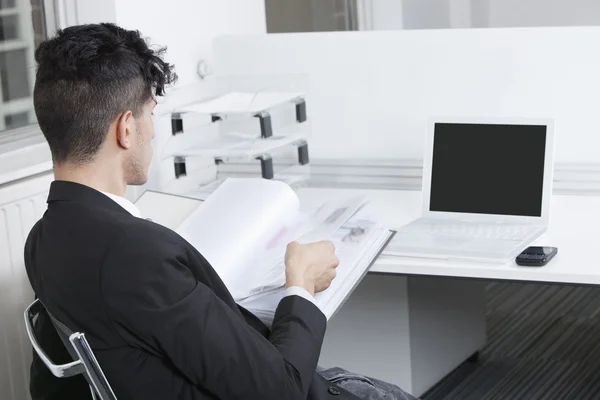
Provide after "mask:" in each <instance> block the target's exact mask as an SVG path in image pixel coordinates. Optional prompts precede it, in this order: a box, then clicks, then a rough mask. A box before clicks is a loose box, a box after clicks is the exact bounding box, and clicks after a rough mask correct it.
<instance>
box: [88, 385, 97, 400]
mask: <svg viewBox="0 0 600 400" xmlns="http://www.w3.org/2000/svg"><path fill="white" fill-rule="evenodd" d="M89 386H90V392H91V393H92V400H97V397H96V391H95V390H94V388H93V387H92V385H89Z"/></svg>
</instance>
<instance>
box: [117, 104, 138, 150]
mask: <svg viewBox="0 0 600 400" xmlns="http://www.w3.org/2000/svg"><path fill="white" fill-rule="evenodd" d="M116 128H117V144H118V145H119V146H120V147H122V148H124V149H129V148H130V147H131V144H132V141H133V134H134V131H135V129H134V128H135V127H134V121H133V113H132V112H131V111H126V112H124V113H122V114H121V115H119V118H118V119H117V126H116Z"/></svg>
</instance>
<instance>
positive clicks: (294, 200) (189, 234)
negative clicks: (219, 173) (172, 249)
mask: <svg viewBox="0 0 600 400" xmlns="http://www.w3.org/2000/svg"><path fill="white" fill-rule="evenodd" d="M298 210H299V200H298V197H297V196H296V194H295V193H294V191H293V190H292V189H291V188H290V187H289V186H288V185H286V184H285V183H282V182H278V181H274V180H265V179H260V178H256V179H254V178H251V179H249V178H243V179H234V178H229V179H227V180H226V181H225V182H223V184H222V185H221V186H220V187H219V188H218V189H217V190H215V191H214V192H213V193H212V194H211V195H210V196H209V197H208V198H207V199H206V201H205V202H204V203H203V204H202V205H201V206H199V207H198V208H197V209H196V210H195V211H194V212H193V213H192V214H191V215H190V216H189V217H188V218H187V219H186V221H185V222H184V223H183V224H182V225H181V226H180V227H179V228H178V229H177V233H179V234H180V235H181V236H182V237H183V238H185V239H186V240H187V241H188V242H190V244H192V246H194V247H195V248H196V249H197V250H198V251H199V252H200V253H201V254H202V255H203V256H204V257H205V258H206V259H207V260H208V262H210V264H211V265H212V267H213V268H214V269H215V271H216V272H217V273H218V274H219V276H220V277H221V279H222V280H223V282H224V283H225V285H226V286H227V288H228V289H229V290H230V291H231V293H232V294H233V295H234V298H236V299H240V298H245V297H247V296H248V290H251V289H252V286H253V285H254V284H253V283H252V282H248V281H246V277H247V276H254V277H268V276H269V273H270V271H272V270H273V266H272V265H270V264H272V263H265V262H263V260H264V258H265V254H269V253H270V252H273V251H274V249H276V248H277V247H279V243H280V242H282V241H285V240H287V238H288V236H289V233H288V232H289V230H290V226H294V225H295V224H297V221H298Z"/></svg>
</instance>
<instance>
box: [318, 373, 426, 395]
mask: <svg viewBox="0 0 600 400" xmlns="http://www.w3.org/2000/svg"><path fill="white" fill-rule="evenodd" d="M317 372H318V373H319V374H320V375H321V376H322V377H324V378H325V379H327V380H328V381H330V382H331V383H335V384H336V385H338V386H339V387H341V388H343V389H345V390H347V391H349V392H350V393H352V394H354V395H355V396H357V397H360V398H361V399H363V400H418V399H417V398H416V397H413V396H411V395H410V394H408V393H406V392H405V391H403V390H402V389H400V388H399V387H398V386H396V385H392V384H389V383H386V382H383V381H380V380H377V379H373V378H369V377H366V376H362V375H359V374H355V373H352V372H348V371H346V370H344V369H342V368H329V369H321V368H317Z"/></svg>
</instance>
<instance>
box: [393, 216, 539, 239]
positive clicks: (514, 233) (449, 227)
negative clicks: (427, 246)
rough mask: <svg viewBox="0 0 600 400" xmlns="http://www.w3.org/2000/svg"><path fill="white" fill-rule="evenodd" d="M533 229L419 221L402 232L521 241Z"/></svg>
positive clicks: (506, 225) (473, 223)
mask: <svg viewBox="0 0 600 400" xmlns="http://www.w3.org/2000/svg"><path fill="white" fill-rule="evenodd" d="M534 229H535V227H533V226H531V225H512V224H489V223H475V222H465V223H461V222H457V221H448V222H445V221H423V220H421V221H419V223H416V224H409V225H407V226H405V227H404V228H403V229H402V231H403V232H410V233H422V234H430V235H436V236H453V237H469V238H481V239H499V240H523V239H525V238H527V237H528V236H530V235H531V234H532V232H533V231H534Z"/></svg>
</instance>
